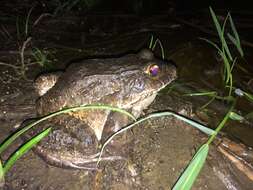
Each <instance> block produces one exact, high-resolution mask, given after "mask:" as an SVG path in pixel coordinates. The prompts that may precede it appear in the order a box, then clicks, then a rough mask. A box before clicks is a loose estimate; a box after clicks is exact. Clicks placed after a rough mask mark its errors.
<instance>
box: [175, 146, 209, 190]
mask: <svg viewBox="0 0 253 190" xmlns="http://www.w3.org/2000/svg"><path fill="white" fill-rule="evenodd" d="M208 151H209V145H208V144H203V145H202V146H201V147H200V149H199V150H198V152H197V153H196V154H195V155H194V157H193V159H192V160H191V162H190V164H189V165H188V166H187V168H186V170H185V171H184V172H183V174H182V175H181V176H180V178H179V179H178V181H177V183H176V184H175V186H174V187H173V189H172V190H190V189H191V187H192V185H193V183H194V181H195V180H196V178H197V177H198V175H199V172H200V170H201V168H202V167H203V165H204V163H205V160H206V157H207V155H208Z"/></svg>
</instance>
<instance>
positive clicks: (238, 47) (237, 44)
mask: <svg viewBox="0 0 253 190" xmlns="http://www.w3.org/2000/svg"><path fill="white" fill-rule="evenodd" d="M228 18H229V22H230V26H231V28H232V31H233V35H234V37H235V42H236V43H234V42H233V41H232V40H231V39H230V40H231V41H232V43H234V45H235V46H236V48H237V50H238V52H239V53H240V55H241V56H242V57H243V56H244V53H243V50H242V47H241V42H240V37H239V34H238V32H237V30H236V27H235V24H234V21H233V19H232V16H231V15H230V13H228ZM230 36H232V35H230ZM228 37H229V34H228Z"/></svg>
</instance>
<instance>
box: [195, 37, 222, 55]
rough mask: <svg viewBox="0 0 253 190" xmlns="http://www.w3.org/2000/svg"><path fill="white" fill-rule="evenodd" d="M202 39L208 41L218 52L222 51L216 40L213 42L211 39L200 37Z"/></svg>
mask: <svg viewBox="0 0 253 190" xmlns="http://www.w3.org/2000/svg"><path fill="white" fill-rule="evenodd" d="M199 39H200V40H203V41H206V42H207V43H209V44H211V45H212V46H213V47H215V48H216V49H217V50H218V52H222V51H221V49H220V48H219V47H218V46H217V44H215V43H214V42H212V41H211V40H208V39H206V38H199Z"/></svg>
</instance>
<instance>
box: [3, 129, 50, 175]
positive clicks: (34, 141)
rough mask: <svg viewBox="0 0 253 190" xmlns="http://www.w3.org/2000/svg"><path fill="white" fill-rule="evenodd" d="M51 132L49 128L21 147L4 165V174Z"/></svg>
mask: <svg viewBox="0 0 253 190" xmlns="http://www.w3.org/2000/svg"><path fill="white" fill-rule="evenodd" d="M50 131H51V128H48V129H46V130H44V131H43V132H41V133H40V134H38V135H36V136H35V137H33V138H32V139H30V140H29V141H28V142H26V143H25V144H24V145H22V146H21V147H20V148H19V149H18V150H17V151H16V152H15V153H14V154H13V155H12V156H11V157H10V158H9V159H8V160H7V161H6V163H5V164H4V168H3V172H4V174H6V173H7V171H8V170H9V169H10V168H11V167H12V166H13V165H14V164H15V162H16V161H17V160H18V159H19V158H20V157H21V156H23V155H24V154H25V153H26V152H27V151H29V150H30V149H31V148H32V147H33V146H34V145H36V144H37V143H38V142H39V141H40V140H41V139H43V138H44V137H45V136H47V135H48V133H49V132H50Z"/></svg>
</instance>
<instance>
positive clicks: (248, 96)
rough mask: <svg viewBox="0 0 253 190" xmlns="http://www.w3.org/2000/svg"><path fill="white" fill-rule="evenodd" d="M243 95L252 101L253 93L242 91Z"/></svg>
mask: <svg viewBox="0 0 253 190" xmlns="http://www.w3.org/2000/svg"><path fill="white" fill-rule="evenodd" d="M244 95H245V96H246V98H247V99H248V100H249V101H250V102H253V95H252V94H250V93H248V92H244Z"/></svg>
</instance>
